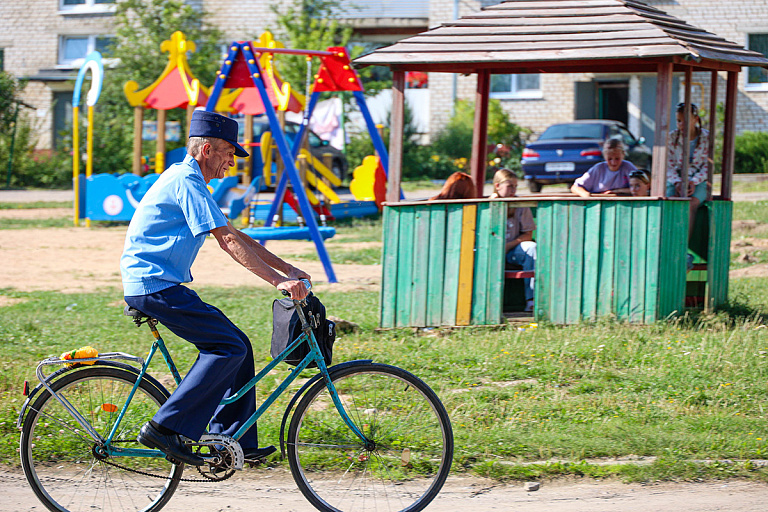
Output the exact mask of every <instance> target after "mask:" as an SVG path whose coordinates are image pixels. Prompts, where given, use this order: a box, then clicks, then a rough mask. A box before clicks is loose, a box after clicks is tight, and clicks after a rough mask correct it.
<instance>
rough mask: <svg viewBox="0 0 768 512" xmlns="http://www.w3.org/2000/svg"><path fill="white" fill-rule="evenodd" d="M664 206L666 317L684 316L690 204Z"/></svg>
mask: <svg viewBox="0 0 768 512" xmlns="http://www.w3.org/2000/svg"><path fill="white" fill-rule="evenodd" d="M662 204H663V207H664V213H663V219H664V220H663V226H662V239H663V244H664V250H663V251H662V253H661V254H662V261H661V269H662V271H661V272H660V273H659V274H660V276H661V278H660V281H659V296H660V303H661V304H662V305H663V307H662V308H660V314H661V316H662V317H667V316H669V315H671V314H676V315H680V314H682V313H683V311H684V310H685V254H686V248H687V247H688V203H686V202H684V201H662Z"/></svg>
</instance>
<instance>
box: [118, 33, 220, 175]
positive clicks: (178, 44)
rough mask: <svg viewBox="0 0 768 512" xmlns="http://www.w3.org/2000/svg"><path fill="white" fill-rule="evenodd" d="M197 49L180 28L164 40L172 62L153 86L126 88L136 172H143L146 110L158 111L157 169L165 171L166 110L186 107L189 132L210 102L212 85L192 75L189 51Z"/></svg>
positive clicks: (128, 84) (163, 48) (129, 85)
mask: <svg viewBox="0 0 768 512" xmlns="http://www.w3.org/2000/svg"><path fill="white" fill-rule="evenodd" d="M195 49H196V47H195V43H194V42H193V41H187V39H186V37H184V34H183V33H182V32H179V31H176V32H174V33H173V34H172V35H171V39H170V40H166V41H163V43H162V44H161V45H160V50H161V51H164V52H168V64H167V65H166V66H165V69H164V70H163V72H162V73H161V74H160V76H159V77H158V78H157V80H155V81H154V82H153V83H152V84H151V85H150V86H148V87H146V88H145V89H142V90H139V84H138V83H136V82H135V81H133V80H129V81H128V82H126V84H125V86H124V87H123V91H124V92H125V96H126V98H127V99H128V103H129V104H130V105H131V106H132V107H134V118H133V130H134V133H133V173H134V174H140V166H141V153H142V151H141V142H142V141H141V133H142V125H143V120H144V111H145V110H146V109H147V108H151V109H155V110H157V148H156V152H155V172H156V173H161V172H163V171H164V170H165V169H166V165H165V119H166V111H168V110H172V109H176V108H184V109H186V111H187V119H186V126H185V131H186V132H187V133H189V130H188V128H189V122H190V120H191V119H192V112H193V111H194V110H195V108H197V107H200V106H203V105H205V103H206V102H207V101H208V94H207V91H208V88H206V87H205V86H203V85H201V84H200V81H199V80H198V79H197V78H195V77H194V76H193V75H192V72H191V71H190V69H189V63H188V62H187V52H194V51H195Z"/></svg>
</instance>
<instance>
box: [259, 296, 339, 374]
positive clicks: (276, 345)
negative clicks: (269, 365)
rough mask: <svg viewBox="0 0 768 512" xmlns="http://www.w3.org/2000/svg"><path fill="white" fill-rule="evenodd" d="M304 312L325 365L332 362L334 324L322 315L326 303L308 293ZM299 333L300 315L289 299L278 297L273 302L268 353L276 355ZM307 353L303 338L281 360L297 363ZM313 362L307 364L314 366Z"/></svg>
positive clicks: (307, 346)
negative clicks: (270, 344) (270, 341)
mask: <svg viewBox="0 0 768 512" xmlns="http://www.w3.org/2000/svg"><path fill="white" fill-rule="evenodd" d="M303 309H304V315H305V316H306V317H307V321H308V322H309V324H310V325H311V326H312V331H313V332H314V333H315V339H317V344H318V346H319V347H320V352H321V353H322V354H323V358H324V359H325V364H326V366H330V365H331V359H332V358H333V343H334V341H336V324H335V323H333V322H331V321H330V320H328V319H327V318H325V306H323V304H322V303H321V302H320V300H319V299H318V298H317V297H315V296H314V295H313V294H312V293H310V294H309V296H307V305H306V306H303ZM299 336H301V319H300V318H299V313H298V312H297V311H296V306H295V304H294V302H293V300H291V299H277V300H275V301H274V302H273V303H272V347H271V349H270V354H271V355H272V357H273V358H276V357H277V356H279V355H280V353H281V352H282V351H283V350H285V349H286V348H288V346H289V345H290V344H291V343H293V341H294V340H295V339H296V338H298V337H299ZM307 354H309V343H308V342H306V341H304V342H302V343H301V344H300V345H299V346H298V347H296V348H295V349H293V350H292V351H291V353H290V354H288V357H286V358H285V359H284V360H283V361H285V362H286V363H288V364H290V365H291V366H297V365H298V364H299V363H300V362H301V360H302V359H304V357H305V356H306V355H307ZM316 367H317V364H315V363H314V362H312V363H311V364H310V365H309V368H316Z"/></svg>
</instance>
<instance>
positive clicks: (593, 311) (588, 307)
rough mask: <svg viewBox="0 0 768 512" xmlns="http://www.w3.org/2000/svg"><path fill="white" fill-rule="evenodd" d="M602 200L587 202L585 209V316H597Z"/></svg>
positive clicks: (582, 308) (590, 318)
mask: <svg viewBox="0 0 768 512" xmlns="http://www.w3.org/2000/svg"><path fill="white" fill-rule="evenodd" d="M602 205H603V203H602V202H601V201H594V202H589V203H587V205H586V207H585V209H584V225H585V228H584V278H583V283H584V284H583V288H582V294H581V310H582V316H583V318H585V319H587V320H595V319H596V318H597V293H598V290H597V283H598V277H599V274H600V237H601V235H602V232H601V231H600V217H601V212H602Z"/></svg>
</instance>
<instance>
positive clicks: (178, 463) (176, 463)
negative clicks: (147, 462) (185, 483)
mask: <svg viewBox="0 0 768 512" xmlns="http://www.w3.org/2000/svg"><path fill="white" fill-rule="evenodd" d="M165 460H167V461H168V462H170V463H171V464H175V465H177V466H181V465H182V464H184V463H183V462H181V461H179V460H176V459H174V458H173V457H171V456H169V455H166V456H165Z"/></svg>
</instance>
